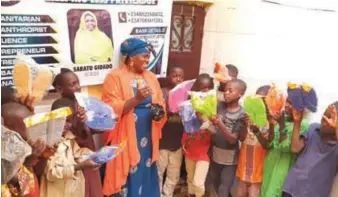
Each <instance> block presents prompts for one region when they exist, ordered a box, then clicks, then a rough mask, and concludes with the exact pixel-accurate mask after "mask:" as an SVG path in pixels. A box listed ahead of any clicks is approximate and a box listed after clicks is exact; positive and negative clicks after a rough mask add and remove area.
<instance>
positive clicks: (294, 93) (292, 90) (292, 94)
mask: <svg viewBox="0 0 338 197" xmlns="http://www.w3.org/2000/svg"><path fill="white" fill-rule="evenodd" d="M287 92H288V100H289V101H290V102H291V105H292V107H293V108H294V109H295V110H297V111H302V110H304V108H305V104H304V98H303V91H302V88H301V87H300V86H299V85H298V84H294V83H289V84H288V89H287Z"/></svg>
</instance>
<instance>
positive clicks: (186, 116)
mask: <svg viewBox="0 0 338 197" xmlns="http://www.w3.org/2000/svg"><path fill="white" fill-rule="evenodd" d="M180 116H181V119H182V123H183V127H184V131H185V132H186V133H189V134H190V133H197V132H199V131H200V127H201V123H200V121H199V120H198V119H197V116H196V113H195V110H194V109H193V107H192V104H191V102H190V100H188V101H185V102H183V103H182V104H181V105H180Z"/></svg>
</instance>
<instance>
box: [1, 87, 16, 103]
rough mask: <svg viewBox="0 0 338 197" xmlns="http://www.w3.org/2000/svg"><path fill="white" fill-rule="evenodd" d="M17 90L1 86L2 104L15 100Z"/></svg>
mask: <svg viewBox="0 0 338 197" xmlns="http://www.w3.org/2000/svg"><path fill="white" fill-rule="evenodd" d="M15 100H16V91H15V90H14V89H13V88H12V87H1V105H3V104H6V103H9V102H15Z"/></svg>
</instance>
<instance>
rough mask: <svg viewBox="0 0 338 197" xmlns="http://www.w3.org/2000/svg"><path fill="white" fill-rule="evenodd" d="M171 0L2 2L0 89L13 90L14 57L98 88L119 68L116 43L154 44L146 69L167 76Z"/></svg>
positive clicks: (19, 0)
mask: <svg viewBox="0 0 338 197" xmlns="http://www.w3.org/2000/svg"><path fill="white" fill-rule="evenodd" d="M171 9H172V0H33V1H32V0H13V1H12V0H11V1H10V0H7V1H6V0H1V86H2V87H3V86H12V85H13V80H12V69H13V65H14V64H15V56H16V54H17V53H24V54H26V55H27V56H30V57H32V58H33V59H34V60H35V61H36V62H37V63H39V64H43V65H45V66H52V67H65V68H69V69H71V70H73V71H74V72H75V73H76V74H77V75H78V76H79V79H80V82H81V85H82V86H87V85H95V84H101V83H102V82H103V80H104V79H105V77H106V75H107V74H108V73H109V72H110V71H111V69H114V68H117V67H119V66H120V64H121V58H120V53H119V51H120V44H121V43H122V42H123V41H124V40H125V39H127V38H128V37H137V38H140V39H142V40H145V41H147V42H149V43H151V44H152V45H153V48H154V51H153V52H152V53H151V57H150V63H149V65H148V70H151V71H152V72H154V73H155V74H156V75H157V76H158V77H160V76H165V73H166V70H167V60H168V53H169V36H170V31H169V30H170V24H171Z"/></svg>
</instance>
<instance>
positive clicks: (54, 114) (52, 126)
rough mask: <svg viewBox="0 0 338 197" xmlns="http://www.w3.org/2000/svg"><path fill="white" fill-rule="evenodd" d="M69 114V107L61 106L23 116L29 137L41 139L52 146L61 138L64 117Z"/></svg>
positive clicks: (34, 139) (70, 112)
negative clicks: (49, 110)
mask: <svg viewBox="0 0 338 197" xmlns="http://www.w3.org/2000/svg"><path fill="white" fill-rule="evenodd" d="M71 114H72V110H71V109H70V108H69V107H63V108H60V109H56V110H53V111H51V112H45V113H38V114H34V115H33V116H30V117H27V118H25V119H24V123H25V126H26V127H27V128H28V134H29V138H30V139H32V140H33V141H36V140H38V139H41V140H43V141H44V142H46V144H47V145H49V146H53V145H54V144H56V143H57V142H59V141H60V140H61V137H62V134H63V131H64V125H65V123H66V119H67V117H68V116H69V115H71Z"/></svg>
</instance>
